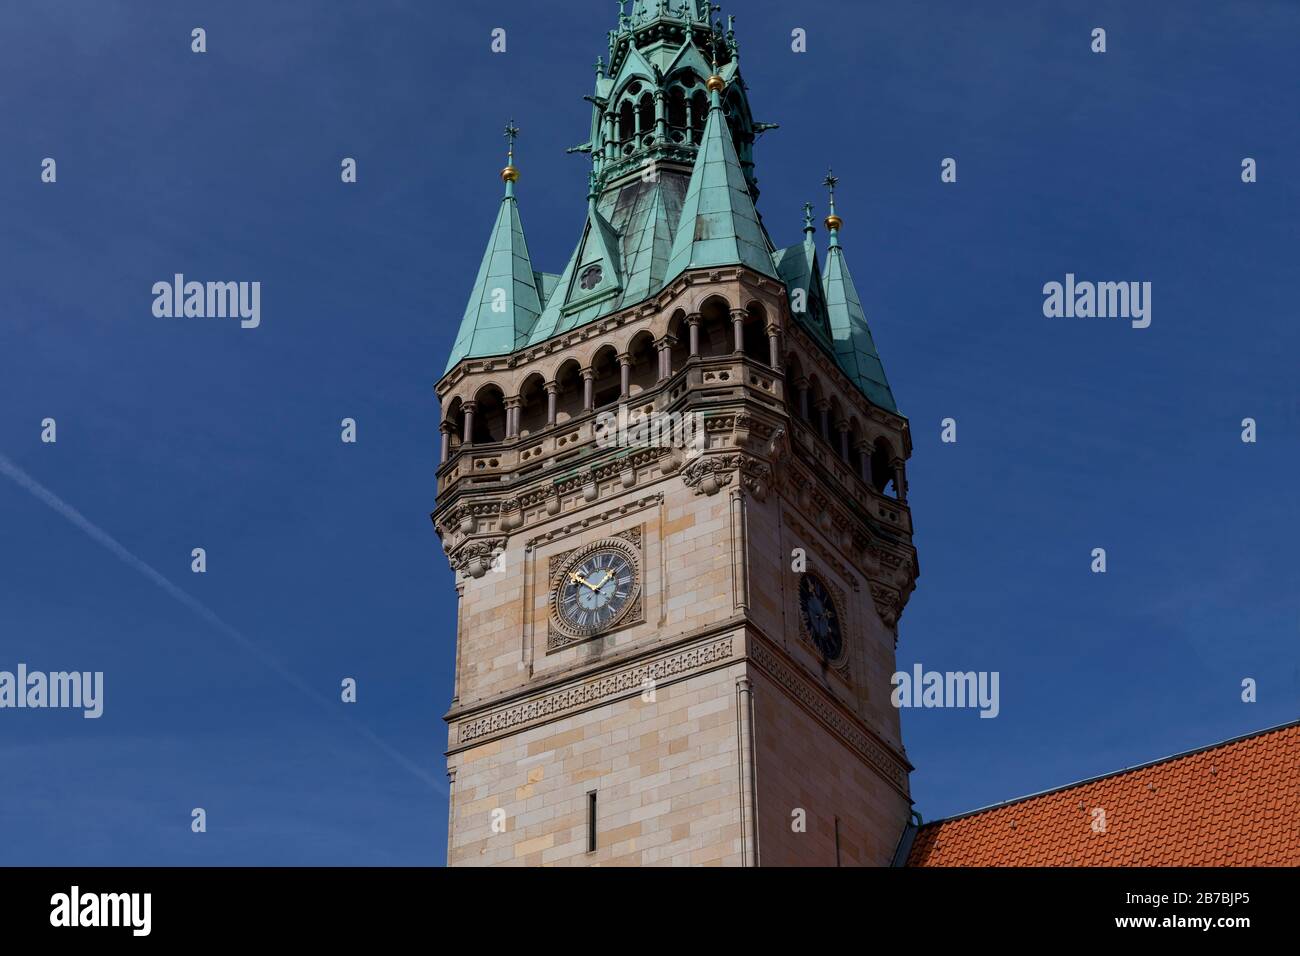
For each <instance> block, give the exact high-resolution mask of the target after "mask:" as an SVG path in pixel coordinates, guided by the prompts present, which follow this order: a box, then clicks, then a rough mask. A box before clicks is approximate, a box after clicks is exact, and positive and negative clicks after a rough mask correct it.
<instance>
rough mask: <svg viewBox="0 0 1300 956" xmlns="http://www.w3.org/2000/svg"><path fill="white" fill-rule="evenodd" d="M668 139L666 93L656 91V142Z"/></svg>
mask: <svg viewBox="0 0 1300 956" xmlns="http://www.w3.org/2000/svg"><path fill="white" fill-rule="evenodd" d="M667 139H668V119H667V117H666V116H664V91H663V90H655V142H658V143H662V142H664V141H665V140H667Z"/></svg>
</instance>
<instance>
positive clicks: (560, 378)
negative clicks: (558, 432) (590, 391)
mask: <svg viewBox="0 0 1300 956" xmlns="http://www.w3.org/2000/svg"><path fill="white" fill-rule="evenodd" d="M555 388H556V393H555V422H556V424H559V423H560V422H567V421H568V420H569V419H571V418H577V417H578V416H579V415H581V414H582V371H581V368H580V367H579V365H578V363H577V360H575V359H569V360H568V361H567V362H565V363H564V364H563V365H561V366H560V368H559V370H558V371H556V373H555Z"/></svg>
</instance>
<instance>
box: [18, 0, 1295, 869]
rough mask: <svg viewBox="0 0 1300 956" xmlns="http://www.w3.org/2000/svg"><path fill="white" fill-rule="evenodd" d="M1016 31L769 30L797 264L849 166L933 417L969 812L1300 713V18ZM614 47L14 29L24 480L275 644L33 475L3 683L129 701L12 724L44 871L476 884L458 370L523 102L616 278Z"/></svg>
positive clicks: (445, 36)
mask: <svg viewBox="0 0 1300 956" xmlns="http://www.w3.org/2000/svg"><path fill="white" fill-rule="evenodd" d="M987 6H990V5H982V4H980V5H977V4H969V3H966V2H950V3H949V2H937V0H935V2H927V3H924V4H917V3H902V2H895V3H851V4H849V3H845V4H831V3H818V2H811V3H803V4H799V5H791V4H787V3H780V4H778V3H775V2H750V3H743V4H742V3H734V4H728V5H727V7H726V9H725V10H724V13H735V14H737V16H738V23H737V30H738V36H739V39H740V41H741V57H742V60H741V62H742V70H743V72H744V75H745V77H746V80H747V82H748V84H749V86H750V95H751V102H752V104H753V107H754V111H755V116H756V118H757V119H759V120H762V121H766V122H777V123H780V124H781V128H780V129H779V130H777V131H775V132H771V133H768V134H766V135H765V136H764V137H763V138H762V140H761V141H760V143H759V146H758V149H757V155H756V161H757V163H758V166H757V171H758V176H759V179H760V181H761V186H762V198H761V199H760V202H759V210H760V212H761V213H762V214H763V215H764V220H765V223H766V224H767V226H768V229H769V231H770V232H771V233H772V234H773V237H774V238H775V239H776V241H777V242H778V244H783V243H789V242H793V241H795V240H796V239H798V238H799V236H800V233H799V225H800V220H801V205H802V203H803V202H804V200H805V199H811V200H814V201H815V202H817V203H819V205H820V204H821V202H822V201H823V193H822V190H821V188H820V186H819V185H818V183H819V182H820V180H821V178H822V176H823V175H824V174H825V169H826V167H827V166H828V165H833V166H834V167H835V169H836V172H837V174H838V175H839V176H840V180H841V183H840V187H839V190H838V193H837V200H838V202H837V205H838V211H839V212H840V214H841V215H842V216H843V217H844V220H845V229H844V232H843V236H842V238H843V243H844V246H845V248H846V254H847V256H848V259H849V263H850V265H851V267H852V269H853V275H854V278H855V280H856V282H857V285H858V289H859V292H860V294H861V296H862V299H863V302H864V304H865V306H866V309H867V312H868V315H869V317H870V319H871V321H872V330H873V333H874V335H875V338H876V343H877V345H878V347H879V349H880V352H881V356H882V358H883V360H884V363H885V368H886V370H887V372H888V375H889V378H890V383H891V385H892V386H893V390H894V394H895V396H896V398H897V400H898V403H899V406H900V408H901V410H902V411H903V412H904V413H905V414H906V415H908V416H909V417H910V419H911V421H912V429H913V436H914V443H915V453H914V456H913V458H912V461H911V464H910V468H909V478H910V481H911V502H912V506H913V513H914V519H915V524H916V544H917V547H918V549H919V552H920V562H921V569H922V573H921V578H920V581H919V584H918V588H917V591H916V593H915V594H914V596H913V597H912V601H911V604H910V605H909V607H908V609H907V611H906V613H905V614H904V616H903V619H902V623H901V637H900V642H899V665H900V667H903V668H910V667H911V665H912V664H913V663H914V662H916V661H920V662H921V663H923V664H924V665H925V666H926V667H927V668H937V669H941V670H965V669H977V670H997V671H999V672H1000V673H1001V697H1002V700H1001V714H1000V716H999V717H998V718H997V719H995V720H981V719H979V718H978V717H977V715H976V714H975V712H973V711H942V710H931V711H907V712H905V713H904V715H903V730H904V739H905V743H906V745H907V748H908V753H909V756H910V758H911V760H912V762H913V763H914V764H915V765H916V768H917V770H916V772H915V774H914V775H913V777H912V787H913V795H914V798H915V800H916V803H917V808H918V809H919V810H920V812H921V813H922V814H923V815H924V816H925V817H926V818H927V819H931V818H934V817H938V816H943V815H946V814H950V813H955V812H960V811H962V810H966V809H970V808H973V807H976V806H980V805H983V804H986V803H990V802H995V801H998V800H1002V799H1005V798H1008V797H1012V796H1016V795H1020V794H1023V793H1027V792H1031V791H1034V790H1039V789H1042V788H1045V787H1051V786H1055V785H1058V784H1062V783H1065V782H1068V781H1071V780H1074V779H1077V778H1080V777H1084V776H1088V775H1092V774H1097V773H1101V772H1105V771H1108V770H1112V769H1117V768H1119V767H1122V766H1125V765H1128V764H1132V763H1136V762H1140V761H1144V760H1148V759H1151V758H1154V757H1157V756H1162V755H1165V754H1168V753H1171V752H1174V751H1178V750H1183V749H1187V748H1190V747H1195V746H1199V745H1202V744H1206V743H1209V742H1212V741H1216V740H1220V739H1223V738H1226V737H1230V736H1233V735H1236V734H1240V733H1243V732H1246V731H1249V730H1253V729H1258V728H1262V727H1266V726H1270V725H1273V724H1277V723H1281V722H1283V721H1285V720H1287V719H1290V718H1292V717H1294V716H1295V715H1296V712H1297V700H1298V698H1300V667H1298V666H1297V655H1296V646H1297V629H1298V628H1300V607H1298V606H1297V605H1298V604H1300V601H1298V599H1297V594H1298V593H1300V588H1298V587H1297V561H1296V559H1295V555H1294V547H1295V541H1296V539H1297V531H1300V509H1298V508H1297V495H1296V491H1295V487H1296V479H1295V473H1296V468H1297V465H1298V464H1300V454H1297V438H1298V437H1300V390H1298V386H1297V377H1296V370H1297V362H1296V358H1295V356H1296V354H1297V350H1298V348H1300V332H1297V322H1296V319H1297V315H1296V308H1297V306H1296V298H1295V288H1296V278H1297V259H1296V250H1297V248H1298V243H1297V239H1298V238H1300V237H1298V236H1297V226H1296V223H1297V219H1298V215H1297V214H1298V213H1300V195H1298V193H1297V185H1296V181H1295V177H1294V173H1293V167H1294V165H1295V157H1296V156H1298V155H1300V134H1298V133H1297V124H1296V121H1295V117H1296V107H1297V93H1300V84H1297V82H1296V79H1295V71H1294V64H1295V62H1296V58H1297V53H1298V52H1300V51H1298V50H1297V46H1300V41H1298V40H1297V39H1296V38H1297V36H1300V8H1297V7H1296V6H1295V5H1294V4H1291V3H1283V2H1254V3H1249V2H1243V3H1237V4H1233V5H1231V6H1225V5H1222V4H1219V3H1217V2H1208V0H1207V2H1200V0H1197V2H1180V3H1173V2H1165V3H1144V4H1131V3H1121V2H1114V3H1104V2H1097V3H1052V4H1044V3H1028V2H1026V3H1003V4H998V5H996V9H985V7H987ZM615 10H616V8H615V4H613V3H612V2H599V3H596V2H590V3H589V2H570V3H552V4H544V5H539V4H534V3H524V2H502V3H498V4H492V5H483V4H445V5H444V4H437V5H434V4H426V3H415V2H396V0H374V2H370V3H366V4H319V3H309V2H306V0H280V2H277V3H274V4H269V3H263V2H252V0H234V2H222V3H211V2H202V3H201V2H186V3H172V2H161V0H140V2H91V0H78V2H71V0H47V2H42V3H39V4H36V3H30V4H23V5H21V6H20V5H17V4H10V5H6V6H5V7H4V8H3V10H0V124H2V128H3V131H4V132H3V137H2V138H0V210H3V214H0V309H2V310H3V319H2V320H0V409H2V411H0V455H3V456H4V457H5V459H6V460H7V461H8V462H10V463H11V465H12V468H16V469H21V471H22V472H25V473H26V474H28V475H30V476H31V478H32V479H34V480H35V481H36V482H38V483H39V484H40V485H41V486H43V487H44V488H46V489H48V490H49V491H50V492H52V493H53V494H55V495H57V496H58V498H59V499H61V500H62V501H64V502H66V503H67V504H68V505H70V506H71V507H72V508H75V509H76V510H77V511H78V512H80V514H82V515H84V516H85V519H86V520H87V521H89V522H91V523H93V525H95V526H96V527H98V528H100V529H102V530H103V532H105V533H106V534H108V535H110V536H111V537H112V538H113V539H115V540H116V541H117V542H119V543H120V545H121V546H122V547H123V548H124V549H126V551H128V552H129V553H130V554H132V555H134V556H136V557H137V558H138V559H139V560H140V561H143V562H145V563H146V564H147V565H149V566H150V567H152V568H154V569H156V570H157V572H158V573H160V574H162V575H163V576H164V577H166V578H167V579H168V580H170V581H171V582H172V583H173V584H175V585H176V586H177V587H179V588H182V589H183V590H184V591H185V592H186V593H187V594H188V595H190V596H191V597H192V599H193V600H195V601H197V602H201V604H202V605H203V606H205V607H206V608H208V609H210V610H211V611H212V613H214V614H215V615H216V616H217V617H218V618H219V619H220V621H222V622H224V625H225V627H223V626H218V625H214V623H213V622H212V621H211V620H209V619H206V618H205V617H204V616H203V615H201V614H199V613H196V612H195V610H194V608H193V607H190V606H186V605H185V604H183V603H180V602H178V601H177V600H176V599H175V598H174V597H173V596H172V595H171V594H169V593H168V592H167V590H165V589H164V588H163V587H161V586H160V585H159V584H158V583H157V582H156V581H153V580H151V579H150V578H149V577H147V576H146V575H144V574H142V573H140V571H139V570H138V569H137V568H135V567H132V566H131V565H130V564H129V563H128V562H126V561H124V560H122V558H121V557H119V556H117V555H115V554H114V553H113V552H112V551H110V550H109V549H107V548H105V547H104V546H102V544H100V543H97V542H96V541H95V540H92V538H91V537H89V536H88V535H87V534H86V533H85V532H84V531H83V530H81V529H80V528H78V527H77V526H76V525H75V524H74V523H73V522H72V521H70V520H69V519H68V517H67V516H66V515H64V514H60V513H59V512H57V511H56V510H53V509H51V508H50V507H48V506H47V505H46V504H45V503H43V502H42V501H40V500H38V499H37V498H36V497H35V496H33V495H32V493H31V492H30V491H29V490H26V489H25V488H24V487H22V486H21V485H20V484H19V483H18V482H17V481H15V480H13V478H12V477H11V476H0V562H2V563H0V569H2V570H3V573H2V574H0V669H12V667H13V666H14V665H16V664H17V663H18V662H19V661H22V662H25V663H26V664H27V665H28V666H29V667H31V668H34V669H45V670H62V669H77V670H102V671H104V672H105V683H106V691H105V712H104V716H103V717H102V718H101V719H99V720H97V721H93V720H83V719H82V718H81V717H80V715H79V714H78V713H75V712H66V711H35V712H33V711H13V710H7V711H3V712H0V760H2V761H3V764H2V765H3V768H4V776H5V786H4V787H3V788H0V834H2V835H3V839H0V863H11V864H13V863H26V864H37V863H41V864H244V863H247V864H262V863H269V864H349V863H358V864H361V863H364V864H439V863H441V862H442V860H443V856H444V849H445V836H446V796H445V784H444V783H443V781H444V780H445V776H444V773H443V769H442V768H443V760H442V756H441V754H442V750H443V748H444V745H445V740H446V735H445V729H444V725H443V723H442V721H441V715H442V713H443V712H444V710H445V708H446V705H447V703H448V700H449V698H450V673H451V667H452V659H453V657H452V655H453V636H454V614H455V605H454V592H453V590H452V575H451V572H450V571H449V569H448V567H447V564H446V561H445V559H444V558H443V556H442V554H441V550H440V547H439V543H438V540H437V537H436V535H435V534H434V532H433V529H432V526H431V524H430V523H429V520H428V513H429V511H430V510H431V509H432V507H433V504H434V480H433V477H434V464H435V462H436V453H437V444H436V438H437V421H438V416H437V405H436V402H435V401H434V396H433V383H434V381H435V379H436V377H437V376H438V374H439V373H440V371H441V370H442V368H443V364H444V361H445V357H446V355H447V352H448V350H449V348H450V346H451V343H452V340H453V338H454V335H455V331H456V324H457V322H458V320H459V317H460V315H461V312H462V310H463V308H464V301H465V297H466V295H467V294H468V292H469V289H470V286H471V284H472V282H473V278H474V274H475V271H476V269H477V267H478V263H479V258H480V255H481V253H482V248H483V244H484V242H485V240H486V237H487V231H488V228H489V226H490V224H491V221H492V217H493V216H494V214H495V211H496V205H497V201H498V198H499V195H500V182H499V180H498V179H497V177H496V172H497V170H498V169H499V168H500V166H501V163H502V160H503V155H502V145H503V139H502V137H501V129H502V127H503V126H504V125H505V121H506V119H507V118H509V117H512V116H513V117H514V119H515V121H516V123H517V124H518V126H519V127H520V128H521V129H522V130H523V133H522V136H521V138H520V143H519V151H518V163H519V165H520V167H521V168H522V170H523V178H522V179H521V181H520V183H519V196H520V208H521V214H522V217H523V222H524V227H525V229H526V231H527V235H528V241H529V247H530V250H531V252H532V256H533V261H534V265H535V266H536V267H537V268H542V269H547V270H550V271H559V269H560V268H561V267H562V266H563V264H564V262H565V261H566V259H567V257H568V255H569V253H570V252H571V251H572V247H573V244H574V242H575V241H576V238H577V232H578V230H579V229H580V228H581V224H582V216H583V210H584V194H585V186H586V181H585V172H586V167H585V159H584V158H583V157H580V156H570V155H565V153H564V149H565V147H568V146H571V145H574V144H576V143H580V142H582V141H583V140H584V139H585V138H586V135H587V123H588V117H589V113H588V109H589V107H588V105H587V104H586V103H584V102H583V101H582V99H581V97H582V95H583V94H584V93H588V92H590V88H591V80H592V65H591V64H592V63H593V61H594V60H595V57H596V55H597V54H598V53H602V52H603V51H604V49H605V31H606V30H607V29H609V28H610V27H611V26H613V24H614V21H615ZM195 26H203V27H204V28H205V29H206V30H207V37H208V51H209V52H208V53H206V54H204V55H195V54H193V53H191V52H190V30H191V29H192V28H193V27H195ZM498 26H500V27H505V28H506V30H507V36H508V41H507V43H508V46H507V49H508V52H507V53H506V54H504V55H494V54H492V53H490V52H489V33H490V31H491V30H492V29H493V28H494V27H498ZM1095 26H1103V27H1105V28H1106V29H1107V31H1108V52H1107V53H1105V54H1103V55H1096V54H1093V53H1091V52H1090V51H1089V48H1088V47H1089V32H1090V31H1091V29H1092V28H1093V27H1095ZM794 27H803V28H804V29H805V30H807V32H808V37H809V41H808V52H807V53H806V54H795V53H792V52H791V51H790V47H789V36H790V31H791V29H793V28H794ZM47 156H49V157H54V158H55V159H56V160H57V162H58V182H57V183H56V184H54V185H44V184H42V183H41V182H40V181H39V173H40V162H41V160H42V159H43V158H45V157H47ZM344 156H352V157H356V158H357V160H358V163H359V182H358V183H357V184H356V185H354V186H344V185H343V184H341V183H340V181H339V162H340V160H341V159H342V157H344ZM946 156H952V157H955V158H956V159H957V161H958V182H957V183H956V184H952V185H943V184H941V183H940V182H939V162H940V160H941V159H942V158H943V157H946ZM1246 156H1250V157H1254V158H1255V159H1256V160H1257V161H1258V164H1259V180H1260V181H1259V182H1258V183H1255V184H1252V185H1246V184H1243V183H1242V182H1241V181H1240V164H1241V160H1242V158H1243V157H1246ZM818 239H819V240H820V241H822V242H824V239H825V234H824V232H819V234H818ZM175 272H183V273H185V274H186V275H187V276H190V277H192V278H196V279H201V280H209V279H210V280H246V281H252V280H257V281H260V282H261V283H262V323H261V326H260V327H259V328H257V329H249V330H245V329H240V328H239V327H238V325H237V324H236V323H234V322H229V321H227V322H221V321H207V320H198V319H188V320H186V319H179V320H168V319H158V318H155V317H154V316H153V315H152V313H151V304H152V295H151V293H150V288H151V286H152V284H153V283H154V282H156V281H159V280H166V279H169V278H170V277H171V276H172V274H173V273H175ZM1067 272H1073V273H1075V274H1076V275H1078V276H1079V277H1080V278H1089V279H1094V280H1137V281H1150V282H1151V283H1152V284H1153V295H1152V305H1153V321H1152V325H1151V327H1150V328H1149V329H1145V330H1135V329H1132V328H1130V327H1129V325H1128V323H1126V322H1116V321H1109V320H1101V319H1091V320H1089V319H1047V318H1044V317H1043V315H1042V310H1041V306H1042V293H1041V289H1042V285H1043V283H1045V282H1048V281H1052V280H1057V281H1059V280H1061V279H1062V278H1063V277H1064V275H1065V273H1067ZM345 416H350V417H353V418H355V419H356V420H357V422H358V426H359V440H358V442H357V443H356V444H355V445H345V444H343V443H342V442H340V441H339V428H338V425H339V421H340V419H341V418H343V417H345ZM1246 416H1250V417H1253V418H1255V419H1257V421H1258V422H1259V441H1258V443H1257V444H1254V445H1246V444H1243V443H1242V442H1241V441H1240V422H1241V419H1242V418H1244V417H1246ZM46 417H53V418H55V419H56V420H57V422H58V442H57V444H54V445H47V444H42V443H41V442H40V422H41V420H42V419H43V418H46ZM945 417H953V418H955V419H956V420H957V422H958V442H957V444H955V445H944V444H941V443H940V442H939V422H940V420H941V419H943V418H945ZM12 468H11V469H10V470H11V472H12ZM194 547H204V548H206V549H207V553H208V568H209V570H208V573H207V574H205V575H195V574H192V573H191V572H190V570H189V564H190V550H191V548H194ZM1094 547H1104V548H1106V550H1107V554H1108V565H1109V571H1108V573H1107V574H1105V575H1094V574H1092V573H1090V571H1089V562H1090V557H1089V555H1090V552H1091V550H1092V549H1093V548H1094ZM231 630H233V632H235V633H236V634H237V635H239V636H240V637H242V638H243V639H244V640H246V641H247V642H248V644H251V645H252V646H253V647H254V648H256V650H250V649H249V646H248V645H246V644H245V643H241V640H240V639H239V638H236V637H232V636H231ZM269 661H275V662H278V664H279V666H280V667H282V668H283V670H284V671H285V672H287V673H288V674H290V675H292V676H293V678H294V680H293V681H289V680H286V679H285V677H284V676H282V674H281V673H280V672H279V671H277V670H276V669H275V668H274V667H272V666H270V665H269V663H268V662H269ZM344 676H351V677H355V678H356V679H357V680H358V682H359V700H358V703H357V704H356V705H353V706H350V707H345V706H344V705H342V704H334V703H333V702H334V701H336V700H337V691H338V685H339V681H340V680H341V678H342V677H344ZM1244 677H1253V678H1255V679H1256V680H1258V681H1259V702H1258V703H1255V704H1245V703H1242V702H1241V700H1240V683H1241V680H1242V679H1243V678H1244ZM193 807H203V808H205V809H206V810H207V812H208V832H207V833H205V834H202V835H196V834H193V833H191V832H190V828H189V822H190V810H191V808H193Z"/></svg>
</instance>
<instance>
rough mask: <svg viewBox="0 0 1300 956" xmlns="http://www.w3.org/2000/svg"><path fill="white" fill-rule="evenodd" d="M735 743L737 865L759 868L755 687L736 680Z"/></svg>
mask: <svg viewBox="0 0 1300 956" xmlns="http://www.w3.org/2000/svg"><path fill="white" fill-rule="evenodd" d="M736 729H737V735H736V744H737V747H738V748H739V751H740V752H739V753H738V754H737V758H738V763H739V765H740V832H741V842H740V865H741V866H758V786H757V784H758V779H757V767H756V761H755V760H754V753H755V750H756V747H755V741H754V684H753V681H751V680H750V679H749V678H748V677H738V678H736Z"/></svg>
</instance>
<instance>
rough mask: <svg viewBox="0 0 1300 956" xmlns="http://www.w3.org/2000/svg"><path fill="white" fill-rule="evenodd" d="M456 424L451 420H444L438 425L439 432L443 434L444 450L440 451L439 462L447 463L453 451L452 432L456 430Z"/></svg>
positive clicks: (441, 463)
mask: <svg viewBox="0 0 1300 956" xmlns="http://www.w3.org/2000/svg"><path fill="white" fill-rule="evenodd" d="M455 429H456V426H454V425H453V424H452V423H451V422H448V421H444V422H443V423H442V424H440V425H439V426H438V432H439V433H440V434H441V435H442V450H441V451H440V452H438V464H439V465H445V464H447V458H448V456H449V455H450V453H451V433H452V432H453V431H455Z"/></svg>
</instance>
